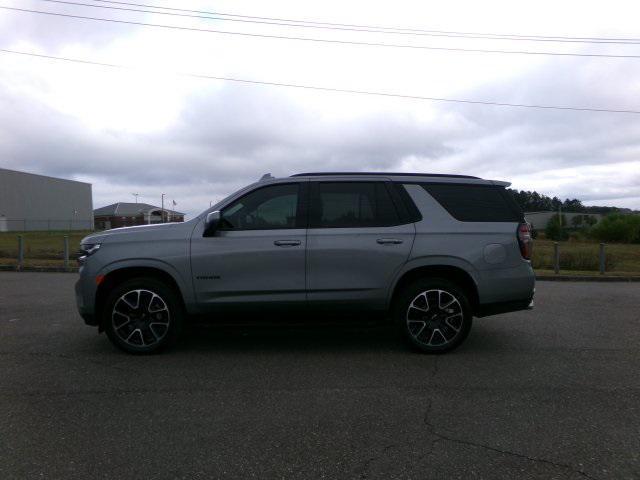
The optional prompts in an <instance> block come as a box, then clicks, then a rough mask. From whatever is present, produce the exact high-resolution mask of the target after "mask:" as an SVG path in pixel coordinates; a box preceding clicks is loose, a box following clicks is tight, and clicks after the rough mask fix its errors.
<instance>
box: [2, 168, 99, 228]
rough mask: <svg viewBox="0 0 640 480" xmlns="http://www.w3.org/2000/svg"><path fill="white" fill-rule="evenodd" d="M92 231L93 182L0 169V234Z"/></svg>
mask: <svg viewBox="0 0 640 480" xmlns="http://www.w3.org/2000/svg"><path fill="white" fill-rule="evenodd" d="M92 229H93V201H92V194H91V184H90V183H84V182H77V181H75V180H66V179H63V178H54V177H47V176H45V175H36V174H33V173H26V172H18V171H15V170H7V169H4V168H0V232H7V231H34V230H92Z"/></svg>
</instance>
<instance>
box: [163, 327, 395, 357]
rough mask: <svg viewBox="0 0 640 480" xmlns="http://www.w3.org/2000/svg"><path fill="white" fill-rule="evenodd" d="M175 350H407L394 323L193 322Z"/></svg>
mask: <svg viewBox="0 0 640 480" xmlns="http://www.w3.org/2000/svg"><path fill="white" fill-rule="evenodd" d="M172 351H176V352H180V351H183V352H184V351H201V352H204V351H218V352H236V351H237V352H244V351H252V352H256V351H260V352H265V353H266V352H283V351H284V352H310V351H315V352H354V353H355V352H367V351H369V352H379V351H387V352H393V351H407V348H406V346H405V345H404V343H403V342H402V339H401V337H400V335H399V334H398V333H397V331H396V329H394V328H393V326H392V325H375V326H371V325H335V324H332V325H315V324H310V325H304V326H298V325H297V326H290V325H268V326H267V325H264V326H263V325H250V326H218V325H202V324H200V325H192V326H190V327H189V328H188V329H187V331H186V332H185V335H184V337H183V339H182V340H181V341H180V343H179V344H178V345H176V347H175V348H173V349H172Z"/></svg>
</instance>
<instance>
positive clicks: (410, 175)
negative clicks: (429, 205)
mask: <svg viewBox="0 0 640 480" xmlns="http://www.w3.org/2000/svg"><path fill="white" fill-rule="evenodd" d="M323 175H327V176H329V175H331V176H334V175H383V176H390V175H393V176H402V177H448V178H477V179H479V178H480V177H472V176H471V175H450V174H447V173H406V172H307V173H296V174H295V175H291V176H292V177H319V176H323Z"/></svg>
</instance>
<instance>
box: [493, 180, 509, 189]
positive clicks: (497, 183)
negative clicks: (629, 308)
mask: <svg viewBox="0 0 640 480" xmlns="http://www.w3.org/2000/svg"><path fill="white" fill-rule="evenodd" d="M489 181H490V182H491V183H492V184H493V185H498V186H499V187H504V188H507V187H508V186H509V185H511V182H503V181H502V180H489Z"/></svg>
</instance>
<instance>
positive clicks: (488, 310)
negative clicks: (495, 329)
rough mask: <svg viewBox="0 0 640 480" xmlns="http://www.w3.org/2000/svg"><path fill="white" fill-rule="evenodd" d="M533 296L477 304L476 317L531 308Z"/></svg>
mask: <svg viewBox="0 0 640 480" xmlns="http://www.w3.org/2000/svg"><path fill="white" fill-rule="evenodd" d="M532 309H533V297H532V298H528V299H526V300H515V301H510V302H496V303H485V304H484V305H479V306H478V309H477V311H476V317H488V316H491V315H498V314H500V313H508V312H517V311H520V310H532Z"/></svg>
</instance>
